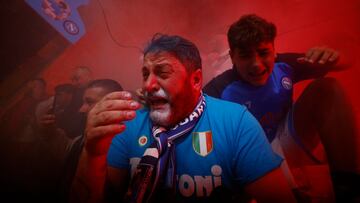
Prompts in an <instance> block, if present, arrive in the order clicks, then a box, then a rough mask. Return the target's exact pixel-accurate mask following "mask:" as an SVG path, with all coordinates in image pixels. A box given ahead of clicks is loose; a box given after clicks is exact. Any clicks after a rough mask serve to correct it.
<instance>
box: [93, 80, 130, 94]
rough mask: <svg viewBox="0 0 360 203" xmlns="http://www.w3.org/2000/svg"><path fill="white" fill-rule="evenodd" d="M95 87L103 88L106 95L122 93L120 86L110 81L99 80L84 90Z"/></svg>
mask: <svg viewBox="0 0 360 203" xmlns="http://www.w3.org/2000/svg"><path fill="white" fill-rule="evenodd" d="M95 87H101V88H103V89H104V90H105V91H106V92H107V93H110V92H117V91H122V90H123V88H122V87H121V85H120V84H119V83H118V82H116V81H115V80H112V79H99V80H93V81H92V82H90V83H89V85H88V86H87V88H86V89H89V88H95Z"/></svg>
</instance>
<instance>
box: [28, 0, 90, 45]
mask: <svg viewBox="0 0 360 203" xmlns="http://www.w3.org/2000/svg"><path fill="white" fill-rule="evenodd" d="M25 2H26V3H27V4H29V5H30V6H31V8H33V9H34V10H35V11H36V12H37V13H38V14H39V15H40V16H41V17H42V18H44V19H45V20H46V21H47V22H48V23H50V25H51V26H53V27H54V28H55V29H56V30H57V31H58V32H59V33H60V34H62V35H63V36H64V37H65V38H66V39H67V40H69V41H70V42H71V43H73V44H74V43H75V42H77V41H78V40H79V39H80V38H81V37H82V36H83V35H84V34H85V32H86V31H85V26H84V23H83V22H82V19H81V17H80V15H79V13H78V10H77V8H78V7H79V6H80V5H84V4H87V3H88V0H25Z"/></svg>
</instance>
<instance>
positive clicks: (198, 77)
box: [191, 69, 202, 90]
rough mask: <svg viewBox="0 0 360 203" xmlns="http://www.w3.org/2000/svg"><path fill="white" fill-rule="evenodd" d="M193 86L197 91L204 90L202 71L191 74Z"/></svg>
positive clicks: (198, 70)
mask: <svg viewBox="0 0 360 203" xmlns="http://www.w3.org/2000/svg"><path fill="white" fill-rule="evenodd" d="M191 84H192V86H193V87H194V88H195V89H196V90H201V89H202V71H201V69H197V70H195V71H194V72H193V73H192V74H191Z"/></svg>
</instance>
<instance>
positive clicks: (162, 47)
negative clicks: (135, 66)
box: [144, 33, 202, 72]
mask: <svg viewBox="0 0 360 203" xmlns="http://www.w3.org/2000/svg"><path fill="white" fill-rule="evenodd" d="M160 52H167V53H170V54H172V55H174V57H176V58H177V59H178V60H179V61H180V62H181V63H182V64H183V65H184V66H185V67H186V69H187V71H188V72H191V71H194V70H196V69H201V67H202V66H201V57H200V52H199V50H198V48H197V47H196V45H195V44H194V43H192V42H191V41H189V40H187V39H185V38H183V37H180V36H177V35H165V34H160V33H157V34H155V35H154V36H153V38H152V39H151V41H150V42H149V44H148V45H147V46H146V47H145V49H144V56H145V55H146V54H148V53H154V54H157V53H160Z"/></svg>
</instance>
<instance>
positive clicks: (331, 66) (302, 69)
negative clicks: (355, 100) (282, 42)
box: [276, 46, 351, 82]
mask: <svg viewBox="0 0 360 203" xmlns="http://www.w3.org/2000/svg"><path fill="white" fill-rule="evenodd" d="M276 62H283V63H286V64H288V65H290V66H291V67H292V69H293V70H294V82H298V81H302V80H306V79H311V78H318V77H322V76H324V75H326V74H327V73H328V72H330V71H341V70H344V69H347V68H349V67H351V65H350V62H349V61H348V59H346V58H345V57H344V56H341V57H340V55H339V52H338V51H337V50H334V49H331V48H329V47H326V46H316V47H312V48H310V49H308V50H307V52H306V53H304V54H299V53H283V54H278V56H277V59H276Z"/></svg>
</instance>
